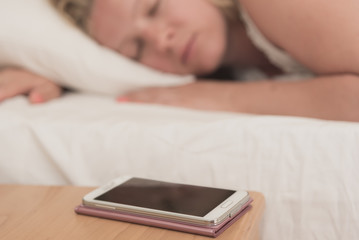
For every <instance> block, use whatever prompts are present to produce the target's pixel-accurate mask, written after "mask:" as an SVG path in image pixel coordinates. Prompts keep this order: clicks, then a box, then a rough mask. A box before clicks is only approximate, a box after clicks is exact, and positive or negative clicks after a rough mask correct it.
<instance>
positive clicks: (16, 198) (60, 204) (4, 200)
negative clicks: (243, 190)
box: [0, 185, 264, 240]
mask: <svg viewBox="0 0 359 240" xmlns="http://www.w3.org/2000/svg"><path fill="white" fill-rule="evenodd" d="M91 190H93V188H87V187H72V186H64V187H48V186H18V185H0V239H2V240H5V239H8V240H14V239H16V240H20V239H36V240H42V239H61V240H63V239H74V240H81V239H86V240H90V239H96V240H97V239H101V240H106V239H124V240H137V239H141V240H146V239H148V240H160V239H163V240H176V239H181V240H186V239H195V240H204V239H207V240H208V239H211V238H208V237H202V236H198V235H192V234H188V233H181V232H176V231H170V230H165V229H159V228H153V227H147V226H142V225H136V224H130V223H124V222H119V221H113V220H107V219H100V218H95V217H88V216H81V215H77V214H76V213H75V212H74V210H73V209H74V207H75V206H76V205H78V204H80V203H81V199H82V197H83V196H84V195H85V194H86V193H88V192H90V191H91ZM250 195H251V196H252V198H253V199H254V201H253V203H252V206H253V208H252V209H251V210H250V211H249V212H248V213H246V214H245V215H244V216H243V217H242V218H241V219H240V220H239V221H237V222H236V223H235V224H233V225H232V226H231V227H230V228H229V229H227V230H226V231H225V232H224V233H223V234H222V235H220V236H219V237H218V238H216V239H221V240H225V239H228V240H233V239H240V240H258V239H259V238H260V237H259V225H260V221H261V218H262V214H263V210H264V197H263V195H262V194H260V193H257V192H250Z"/></svg>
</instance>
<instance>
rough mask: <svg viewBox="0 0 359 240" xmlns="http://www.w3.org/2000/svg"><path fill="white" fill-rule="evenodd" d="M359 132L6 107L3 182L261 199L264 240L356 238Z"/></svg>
mask: <svg viewBox="0 0 359 240" xmlns="http://www.w3.org/2000/svg"><path fill="white" fill-rule="evenodd" d="M358 170H359V124H357V123H348V122H333V121H322V120H314V119H306V118H295V117H274V116H254V115H243V114H230V113H219V112H201V111H193V110H186V109H179V108H170V107H161V106H146V105H135V104H118V103H116V102H115V101H114V100H113V99H111V98H107V97H102V96H95V95H84V94H83V95H81V94H68V95H67V96H65V97H63V98H61V99H58V100H55V101H53V102H51V103H49V104H44V105H37V106H31V105H29V104H28V102H27V100H26V99H25V98H24V97H16V98H14V99H11V100H8V101H6V102H4V103H1V104H0V183H19V184H56V185H58V184H74V185H91V186H95V185H96V186H97V185H100V184H103V183H105V182H106V181H108V180H110V179H112V178H115V177H117V176H120V175H123V174H127V175H134V176H139V177H149V178H154V179H159V180H169V181H176V182H183V183H190V184H202V185H208V186H215V187H225V188H240V189H246V190H253V191H260V192H262V193H263V194H264V195H265V198H266V210H265V218H264V222H263V239H264V240H281V239H283V240H288V239H303V240H308V239H320V240H322V239H333V240H338V239H345V240H354V239H359V188H358V186H357V185H358V182H359V174H358V173H357V171H358Z"/></svg>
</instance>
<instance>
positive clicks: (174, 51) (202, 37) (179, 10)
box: [88, 0, 227, 75]
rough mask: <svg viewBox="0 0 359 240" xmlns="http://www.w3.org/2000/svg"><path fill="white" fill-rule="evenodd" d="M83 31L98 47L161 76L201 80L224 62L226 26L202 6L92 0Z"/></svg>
mask: <svg viewBox="0 0 359 240" xmlns="http://www.w3.org/2000/svg"><path fill="white" fill-rule="evenodd" d="M189 6H190V7H189ZM199 12H200V13H201V14H198V13H199ZM88 28H89V32H90V35H91V36H92V37H93V38H94V39H96V40H97V41H98V42H99V43H100V44H102V45H104V46H106V47H109V48H111V49H113V50H115V51H117V52H119V53H120V54H122V55H125V56H127V57H129V58H132V59H135V60H137V61H139V62H140V63H142V64H144V65H147V66H149V67H152V68H155V69H158V70H160V71H163V72H170V73H176V74H197V75H200V74H205V73H208V72H212V71H214V70H215V69H216V68H217V67H218V66H219V65H220V64H221V62H222V61H223V59H224V58H225V50H226V46H227V25H226V22H225V19H224V18H223V16H222V14H221V13H220V12H219V11H218V9H217V8H216V7H214V6H212V5H211V4H209V3H208V1H207V0H181V1H178V0H126V1H119V0H101V1H99V0H97V1H95V2H94V5H93V11H92V14H91V18H90V21H89V23H88ZM209 39H210V41H208V40H209Z"/></svg>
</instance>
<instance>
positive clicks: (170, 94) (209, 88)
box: [117, 81, 236, 111]
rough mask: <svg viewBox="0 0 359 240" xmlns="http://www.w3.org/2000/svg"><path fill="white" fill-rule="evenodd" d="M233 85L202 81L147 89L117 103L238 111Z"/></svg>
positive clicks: (130, 94) (131, 94)
mask: <svg viewBox="0 0 359 240" xmlns="http://www.w3.org/2000/svg"><path fill="white" fill-rule="evenodd" d="M232 85H233V83H230V82H228V83H227V82H211V81H200V82H195V83H191V84H187V85H184V86H178V87H155V88H146V89H142V90H138V91H134V92H130V93H128V94H126V95H123V96H120V97H119V98H118V99H117V101H118V102H134V103H152V104H161V105H170V106H176V107H186V108H195V109H202V110H219V111H236V109H235V102H233V101H232V95H233V94H232V89H233V88H232Z"/></svg>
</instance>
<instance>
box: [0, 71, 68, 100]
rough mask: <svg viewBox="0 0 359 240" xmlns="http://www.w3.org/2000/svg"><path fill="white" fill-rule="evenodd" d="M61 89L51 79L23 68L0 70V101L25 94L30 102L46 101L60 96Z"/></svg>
mask: <svg viewBox="0 0 359 240" xmlns="http://www.w3.org/2000/svg"><path fill="white" fill-rule="evenodd" d="M61 92H62V89H61V87H60V86H58V85H56V84H55V83H53V82H52V81H50V80H48V79H46V78H43V77H41V76H39V75H36V74H33V73H30V72H28V71H26V70H23V69H17V68H6V69H2V70H0V103H1V102H3V101H5V100H6V99H9V98H12V97H14V96H17V95H20V94H25V95H27V98H28V100H29V102H30V103H32V104H38V103H44V102H48V101H50V100H53V99H55V98H58V97H60V96H61Z"/></svg>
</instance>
